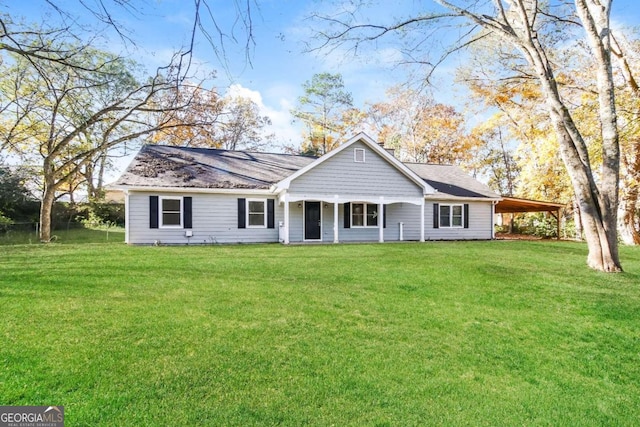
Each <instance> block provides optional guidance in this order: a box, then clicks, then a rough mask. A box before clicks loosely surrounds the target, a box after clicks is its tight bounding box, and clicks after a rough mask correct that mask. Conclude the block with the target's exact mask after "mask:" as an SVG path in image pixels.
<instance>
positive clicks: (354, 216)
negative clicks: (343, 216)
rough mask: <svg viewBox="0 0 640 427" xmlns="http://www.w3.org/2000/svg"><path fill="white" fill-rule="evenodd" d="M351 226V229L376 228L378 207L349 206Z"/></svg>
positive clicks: (356, 204) (373, 205)
mask: <svg viewBox="0 0 640 427" xmlns="http://www.w3.org/2000/svg"><path fill="white" fill-rule="evenodd" d="M351 226H352V227H377V226H378V205H375V204H371V203H352V204H351Z"/></svg>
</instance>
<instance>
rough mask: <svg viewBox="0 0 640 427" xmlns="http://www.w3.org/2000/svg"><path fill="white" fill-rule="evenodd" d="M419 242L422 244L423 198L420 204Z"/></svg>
mask: <svg viewBox="0 0 640 427" xmlns="http://www.w3.org/2000/svg"><path fill="white" fill-rule="evenodd" d="M420 241H421V242H424V198H422V203H420Z"/></svg>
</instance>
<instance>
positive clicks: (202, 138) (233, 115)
mask: <svg viewBox="0 0 640 427" xmlns="http://www.w3.org/2000/svg"><path fill="white" fill-rule="evenodd" d="M167 96H179V97H182V98H186V97H189V98H191V99H190V108H189V109H185V110H182V111H180V112H174V111H168V112H167V113H166V115H167V116H171V117H163V116H160V117H159V120H160V121H164V120H168V121H170V122H171V123H174V124H176V126H166V127H165V128H164V129H163V130H160V131H158V132H155V133H154V134H153V135H152V137H151V138H150V140H151V141H152V142H159V143H162V144H167V145H176V146H182V147H208V148H222V149H226V150H239V149H249V150H259V149H262V148H264V147H265V146H266V145H268V144H269V143H270V142H271V141H272V139H273V134H265V128H266V127H267V126H269V125H271V120H270V119H269V117H268V116H263V115H260V109H259V107H258V105H257V104H256V103H255V102H254V101H253V100H252V99H250V98H248V97H245V96H240V95H231V96H225V97H221V96H219V95H218V93H217V92H216V91H214V90H208V89H204V88H202V87H201V86H193V87H191V88H186V87H183V88H181V90H180V91H179V92H178V93H177V94H173V95H172V94H169V93H168V94H167ZM183 123H190V124H192V125H191V126H181V124H183Z"/></svg>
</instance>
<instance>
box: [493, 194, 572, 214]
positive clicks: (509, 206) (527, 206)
mask: <svg viewBox="0 0 640 427" xmlns="http://www.w3.org/2000/svg"><path fill="white" fill-rule="evenodd" d="M564 206H565V205H564V204H563V203H554V202H542V201H538V200H528V199H518V198H516V197H503V198H502V200H500V201H499V202H498V204H497V205H496V213H521V212H556V211H559V210H560V209H561V208H563V207H564Z"/></svg>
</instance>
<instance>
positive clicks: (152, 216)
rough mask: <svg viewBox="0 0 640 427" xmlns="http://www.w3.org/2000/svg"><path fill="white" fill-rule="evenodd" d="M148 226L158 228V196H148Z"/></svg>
mask: <svg viewBox="0 0 640 427" xmlns="http://www.w3.org/2000/svg"><path fill="white" fill-rule="evenodd" d="M149 228H158V196H149Z"/></svg>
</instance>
